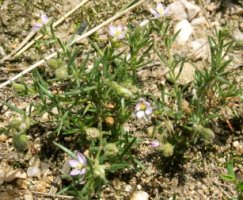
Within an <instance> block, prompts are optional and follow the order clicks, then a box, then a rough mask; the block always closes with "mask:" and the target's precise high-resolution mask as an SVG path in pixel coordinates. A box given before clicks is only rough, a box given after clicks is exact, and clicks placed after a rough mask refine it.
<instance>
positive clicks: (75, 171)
mask: <svg viewBox="0 0 243 200" xmlns="http://www.w3.org/2000/svg"><path fill="white" fill-rule="evenodd" d="M80 172H81V170H79V169H73V170H72V171H71V172H70V175H71V176H76V175H78V174H80Z"/></svg>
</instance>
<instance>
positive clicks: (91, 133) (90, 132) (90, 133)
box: [85, 128, 101, 140]
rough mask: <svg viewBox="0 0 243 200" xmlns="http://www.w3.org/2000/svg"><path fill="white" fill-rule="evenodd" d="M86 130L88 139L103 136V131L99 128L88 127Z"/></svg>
mask: <svg viewBox="0 0 243 200" xmlns="http://www.w3.org/2000/svg"><path fill="white" fill-rule="evenodd" d="M85 132H86V135H87V139H88V140H92V139H96V138H99V137H100V136H101V132H100V131H99V129H97V128H86V129H85Z"/></svg>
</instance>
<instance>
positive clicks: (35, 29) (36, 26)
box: [31, 23, 43, 31]
mask: <svg viewBox="0 0 243 200" xmlns="http://www.w3.org/2000/svg"><path fill="white" fill-rule="evenodd" d="M42 26H43V25H42V24H41V23H35V24H34V25H33V27H32V29H31V30H32V31H39V30H40V29H41V27H42Z"/></svg>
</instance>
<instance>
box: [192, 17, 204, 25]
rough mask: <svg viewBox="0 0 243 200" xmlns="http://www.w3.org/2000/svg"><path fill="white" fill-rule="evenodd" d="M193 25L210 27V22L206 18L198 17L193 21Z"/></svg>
mask: <svg viewBox="0 0 243 200" xmlns="http://www.w3.org/2000/svg"><path fill="white" fill-rule="evenodd" d="M191 25H193V26H198V25H207V26H208V22H207V20H206V18H205V17H203V16H201V17H197V18H195V19H193V20H192V21H191Z"/></svg>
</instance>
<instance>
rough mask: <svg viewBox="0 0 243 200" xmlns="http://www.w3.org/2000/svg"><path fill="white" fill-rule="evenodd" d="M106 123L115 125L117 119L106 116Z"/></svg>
mask: <svg viewBox="0 0 243 200" xmlns="http://www.w3.org/2000/svg"><path fill="white" fill-rule="evenodd" d="M105 123H106V125H107V126H113V125H114V123H115V120H114V118H113V117H110V116H108V117H106V118H105Z"/></svg>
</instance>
